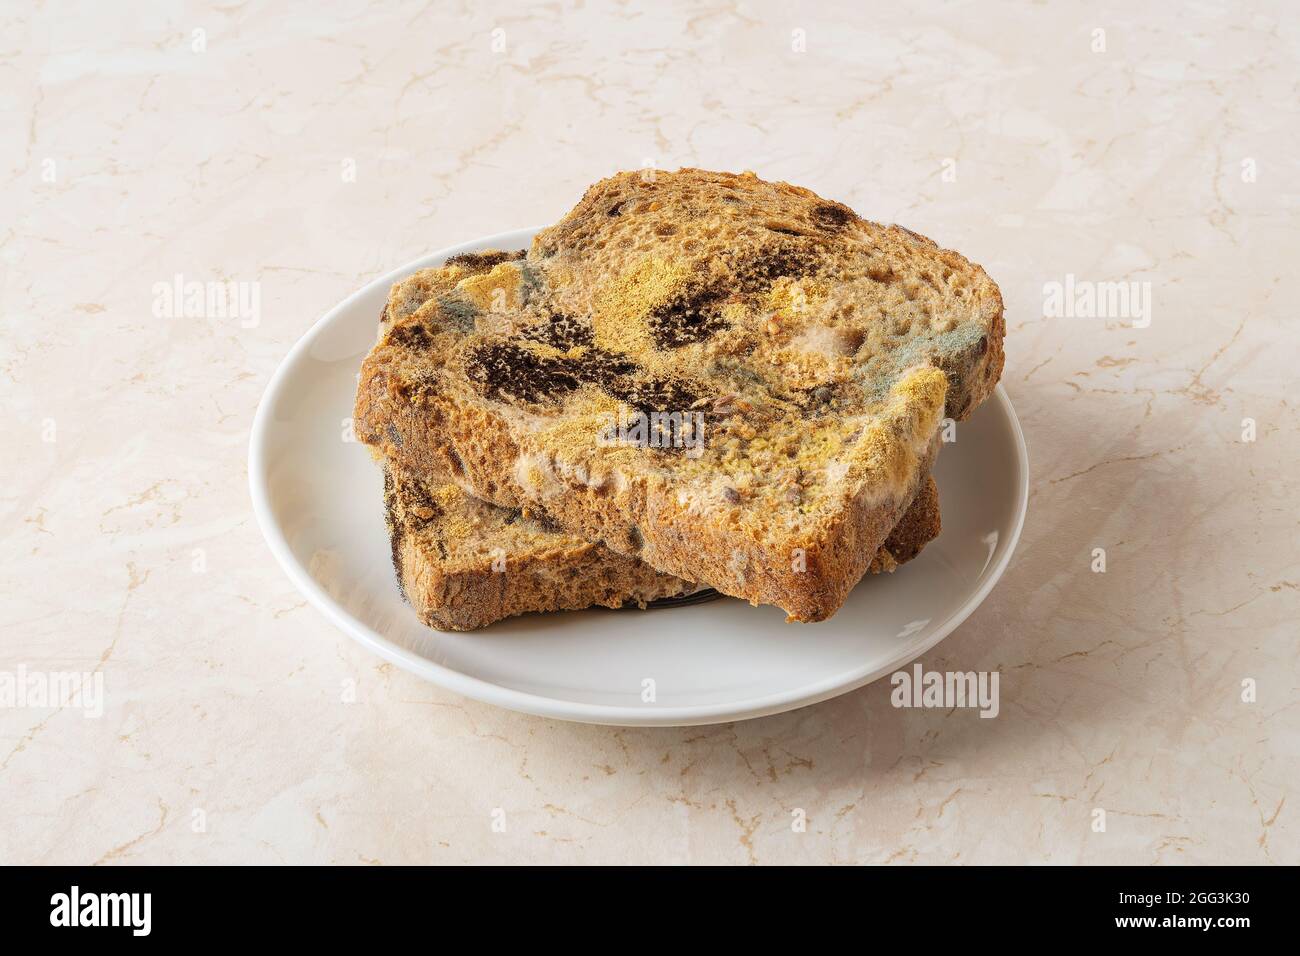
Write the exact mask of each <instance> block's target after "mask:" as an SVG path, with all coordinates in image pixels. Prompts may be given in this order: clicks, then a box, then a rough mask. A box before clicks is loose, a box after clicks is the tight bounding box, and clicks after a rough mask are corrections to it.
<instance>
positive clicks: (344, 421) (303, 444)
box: [248, 229, 1029, 725]
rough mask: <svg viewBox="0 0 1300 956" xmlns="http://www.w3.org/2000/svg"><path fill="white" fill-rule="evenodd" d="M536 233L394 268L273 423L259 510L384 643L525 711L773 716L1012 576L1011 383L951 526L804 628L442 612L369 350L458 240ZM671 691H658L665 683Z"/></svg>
mask: <svg viewBox="0 0 1300 956" xmlns="http://www.w3.org/2000/svg"><path fill="white" fill-rule="evenodd" d="M534 232H535V230H531V229H529V230H522V231H519V232H510V233H503V234H501V235H498V236H490V237H488V238H485V239H482V240H479V241H477V242H471V243H466V244H465V245H462V246H457V247H455V248H453V249H444V250H443V251H441V252H438V253H434V254H433V255H430V256H427V257H425V258H423V259H420V260H419V261H417V262H413V263H411V264H410V265H408V266H406V267H404V268H401V269H398V270H397V271H395V272H393V273H390V274H389V275H386V276H384V277H382V278H380V279H376V280H375V281H374V282H372V283H370V284H369V285H368V286H366V287H365V288H364V289H362V290H361V291H359V292H357V293H356V294H354V295H352V296H351V297H349V298H348V299H347V300H346V301H344V302H342V303H340V304H339V305H337V306H336V307H334V308H333V309H331V310H330V311H329V312H328V313H327V314H326V315H325V316H324V318H322V319H321V320H320V321H318V322H317V323H316V324H315V325H314V326H312V328H311V329H310V330H309V331H308V332H307V334H306V335H304V336H303V337H302V339H301V340H300V341H299V342H298V343H297V344H296V345H295V346H294V347H293V349H292V350H291V351H290V352H289V355H288V357H287V358H285V360H284V362H283V363H282V364H281V365H280V367H279V369H277V370H276V373H275V375H274V376H273V377H272V379H271V383H270V385H269V386H267V389H266V394H265V395H264V396H263V398H262V403H261V405H260V406H259V407H258V410H257V417H256V419H255V420H254V423H253V433H252V439H251V442H250V448H249V462H248V476H249V483H250V485H251V490H252V496H253V508H254V510H255V512H256V514H257V520H258V523H259V524H260V525H261V528H262V532H263V534H264V535H265V536H266V540H267V543H268V544H269V545H270V546H271V550H272V552H274V554H275V556H276V558H277V559H278V560H279V562H280V564H281V566H282V567H283V568H284V570H285V571H286V572H287V573H288V575H289V577H290V578H291V579H292V580H293V582H294V584H295V585H297V586H298V588H299V589H300V590H301V591H302V592H303V593H304V594H305V595H306V596H307V597H308V598H309V599H310V600H311V602H312V603H313V604H315V605H316V606H317V607H318V608H320V609H321V610H322V611H324V612H325V614H326V616H328V617H329V618H330V620H332V621H333V622H334V623H335V624H337V625H338V626H339V627H341V628H342V629H343V630H344V631H346V632H347V633H348V634H350V635H352V636H353V637H354V638H356V639H357V640H358V641H360V642H361V643H362V644H364V645H365V646H366V647H368V648H370V649H371V650H373V651H374V652H375V653H377V654H379V655H380V656H381V657H383V658H385V659H387V660H389V661H392V662H393V663H395V664H397V665H399V666H401V667H404V668H406V669H407V670H409V671H412V672H413V673H416V674H419V675H420V676H422V677H424V678H426V679H428V680H431V681H433V682H434V683H436V684H439V685H441V686H443V687H446V688H448V689H449V690H453V691H456V692H457V693H460V694H464V695H465V696H467V697H473V698H476V699H478V700H483V701H487V702H488V703H492V704H498V705H500V706H502V707H509V708H512V709H514V710H521V711H525V712H527V713H531V714H540V715H543V716H547V717H559V718H563V719H566V720H580V721H589V722H592V723H604V724H624V725H675V724H706V723H717V722H721V721H728V720H741V719H744V718H747V717H760V716H763V715H765V714H774V713H779V712H780V711H784V710H790V709H792V708H795V707H802V706H805V705H807V704H813V703H816V702H817V701H821V700H825V699H827V698H829V697H834V696H836V695H837V694H843V693H845V692H846V691H850V690H853V689H854V688H856V687H861V686H862V685H863V684H866V683H868V682H870V681H873V680H875V679H876V678H878V677H881V676H882V675H885V674H888V673H890V672H892V671H894V670H896V669H897V668H899V667H901V666H902V665H904V664H906V663H908V662H909V661H911V660H912V659H913V658H915V657H917V656H918V655H920V654H921V653H923V652H924V651H926V650H928V649H929V648H931V647H933V646H934V645H935V644H937V643H938V642H939V641H940V640H942V639H943V638H944V637H946V636H947V635H948V634H950V633H952V631H953V629H954V628H956V627H957V625H959V624H960V623H961V622H962V621H964V620H965V619H966V618H967V617H968V616H969V615H970V613H971V612H972V611H974V610H975V608H976V607H978V606H979V604H980V602H981V601H983V600H984V598H985V596H986V595H987V594H988V593H989V591H990V590H991V589H992V588H993V585H994V584H995V583H996V582H997V580H998V578H999V577H1000V576H1001V575H1002V572H1003V570H1004V569H1005V568H1006V566H1007V562H1008V561H1009V560H1010V558H1011V553H1012V551H1013V550H1014V548H1015V546H1016V540H1017V539H1018V538H1019V536H1020V529H1021V526H1022V524H1023V523H1024V517H1025V506H1026V501H1027V500H1028V488H1029V469H1028V459H1027V457H1026V453H1025V441H1024V436H1023V435H1022V434H1021V431H1020V424H1019V422H1018V421H1017V420H1016V416H1015V412H1014V411H1013V410H1012V408H1011V402H1010V401H1009V400H1008V399H1007V396H1006V393H1005V392H1004V391H1003V390H1002V388H1001V386H999V387H998V390H997V394H996V396H995V397H994V398H993V399H992V400H990V401H988V402H986V403H985V404H984V406H983V407H981V408H980V409H979V410H978V411H977V412H976V413H975V415H974V416H972V418H971V419H970V421H968V422H964V423H962V424H961V425H959V426H958V427H957V432H956V434H957V440H956V441H955V442H951V443H948V444H946V445H944V446H943V448H942V450H941V453H940V455H939V459H938V463H937V465H936V466H935V470H934V475H935V480H936V481H937V483H938V485H939V497H940V502H941V508H942V518H943V532H942V533H941V534H940V536H939V537H938V538H937V539H936V540H934V541H933V542H931V543H930V544H929V546H928V547H927V548H926V549H925V551H924V552H923V553H922V554H921V556H920V557H919V558H917V559H916V560H914V561H912V562H911V563H909V564H906V565H904V566H903V567H901V568H900V569H899V570H898V571H896V572H895V573H893V574H883V575H875V576H873V575H868V576H867V577H866V578H865V579H864V580H863V581H862V583H861V584H859V585H858V587H857V589H856V590H854V592H853V594H852V595H850V597H849V600H848V602H847V603H846V604H845V605H844V607H843V608H842V609H841V610H840V611H839V613H838V614H836V615H835V617H833V618H831V620H829V621H826V622H823V623H821V624H803V625H800V624H786V623H785V614H784V612H782V611H780V610H778V609H777V608H774V607H758V608H755V607H750V606H749V605H748V604H746V603H744V602H741V601H736V600H733V599H731V598H724V599H721V600H718V601H714V602H712V603H707V604H700V605H694V606H689V607H678V608H667V609H662V610H651V611H607V610H602V609H595V610H588V611H575V612H569V613H564V614H532V615H525V616H523V617H517V618H513V619H511V620H507V621H501V622H499V623H497V624H495V625H493V626H492V627H489V628H487V629H485V630H482V631H477V632H474V633H469V634H444V633H441V632H439V631H434V630H430V629H429V628H426V627H424V626H423V625H422V624H420V622H419V621H418V620H416V618H415V615H414V614H413V613H412V612H411V609H410V608H409V607H408V606H407V605H406V604H405V603H403V601H402V598H401V596H400V595H399V593H398V590H397V587H396V585H395V583H394V580H393V569H392V565H391V563H390V557H389V546H388V539H387V534H386V532H385V529H384V515H383V503H382V497H381V477H380V474H379V471H378V469H377V467H376V465H375V463H374V462H373V461H372V460H371V458H370V455H369V454H368V453H367V450H366V448H365V446H363V445H361V444H358V443H355V442H348V441H345V440H344V436H345V434H346V431H347V425H348V420H349V418H350V417H351V415H352V399H353V394H354V391H355V388H356V376H357V371H358V369H359V368H360V365H361V359H362V357H363V356H364V355H365V354H366V352H367V351H368V350H369V349H370V347H371V345H372V344H373V342H374V339H375V333H376V329H377V325H378V319H379V313H380V311H381V309H382V308H383V305H384V302H385V300H386V298H387V295H388V289H389V286H390V285H392V283H393V282H395V281H397V280H398V279H400V278H402V277H404V276H406V275H409V274H410V273H412V272H414V271H416V270H417V269H423V268H427V267H429V266H433V265H438V264H440V263H442V262H443V261H444V260H445V259H446V258H447V257H448V256H452V255H456V254H458V253H462V252H472V251H475V250H478V249H487V248H497V249H523V248H526V247H527V245H528V243H529V242H530V240H531V239H532V236H533V233H534ZM647 680H653V681H654V690H655V695H654V696H655V700H654V702H653V703H646V702H643V700H642V696H643V694H642V690H643V686H644V683H643V682H645V681H647Z"/></svg>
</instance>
